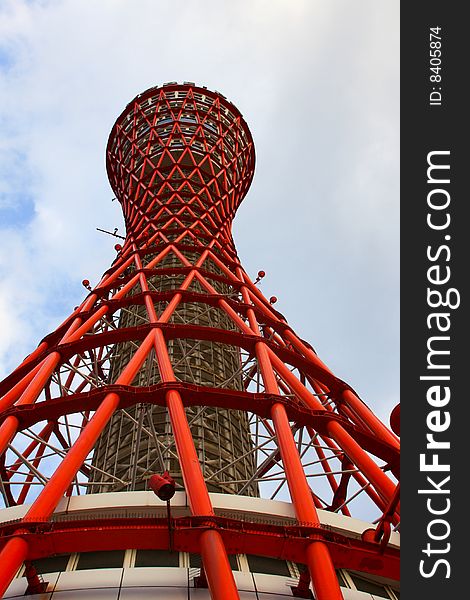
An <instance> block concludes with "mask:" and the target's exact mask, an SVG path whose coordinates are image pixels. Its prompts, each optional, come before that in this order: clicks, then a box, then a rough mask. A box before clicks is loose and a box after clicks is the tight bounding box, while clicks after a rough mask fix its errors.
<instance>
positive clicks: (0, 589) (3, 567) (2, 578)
mask: <svg viewBox="0 0 470 600" xmlns="http://www.w3.org/2000/svg"><path fill="white" fill-rule="evenodd" d="M7 546H8V552H3V551H2V552H1V553H0V598H3V594H4V593H5V592H6V591H7V589H8V586H9V585H10V583H11V581H12V579H13V577H14V576H15V575H16V572H17V571H18V569H19V568H20V567H21V565H22V563H23V561H24V560H25V558H26V556H27V555H28V544H27V542H26V541H25V540H24V539H23V538H22V537H14V538H12V539H11V540H9V541H8V542H7ZM5 548H6V546H5ZM12 573H13V575H11V574H12Z"/></svg>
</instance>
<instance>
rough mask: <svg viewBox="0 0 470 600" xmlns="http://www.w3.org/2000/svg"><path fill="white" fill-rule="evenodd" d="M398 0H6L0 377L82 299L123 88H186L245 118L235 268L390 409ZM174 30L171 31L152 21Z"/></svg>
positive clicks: (394, 355) (367, 395) (0, 55)
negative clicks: (250, 178) (244, 178)
mask: <svg viewBox="0 0 470 600" xmlns="http://www.w3.org/2000/svg"><path fill="white" fill-rule="evenodd" d="M398 17H399V14H398V3H396V2H393V1H392V0H388V1H386V0H384V1H382V2H376V1H374V0H358V1H357V2H354V3H352V2H348V1H347V0H294V1H292V0H290V1H287V0H285V1H281V0H279V1H277V2H273V1H271V2H269V1H267V0H250V1H248V0H241V1H239V2H232V3H220V2H216V1H215V0H202V1H201V2H198V3H191V2H188V1H182V0H175V1H172V2H170V1H163V0H160V1H153V0H139V1H138V2H131V1H130V0H112V1H111V0H103V1H101V2H95V1H92V0H81V1H77V0H54V1H48V0H42V1H41V2H34V1H31V2H25V1H23V0H16V1H13V0H3V1H2V3H1V4H0V40H2V42H1V43H0V165H1V166H0V326H1V331H2V333H1V336H0V376H2V375H5V374H6V373H8V372H9V371H10V370H11V369H12V368H14V367H15V366H16V365H17V364H18V362H19V361H20V360H21V359H22V358H23V356H24V355H25V354H27V353H29V352H30V351H31V350H32V349H33V348H34V347H35V346H36V345H37V343H38V342H39V340H40V338H41V337H42V336H44V335H45V334H47V333H48V332H49V331H50V330H51V329H53V328H54V327H55V326H56V325H58V324H59V323H60V322H61V321H62V320H63V318H64V317H65V316H66V315H67V314H68V313H69V312H70V311H71V310H72V309H73V307H74V306H75V305H76V304H77V303H78V302H79V301H80V300H81V298H82V297H83V295H84V290H83V288H82V287H81V281H82V279H84V278H87V279H89V280H90V281H91V282H92V283H94V282H96V281H97V280H98V278H99V276H100V274H101V273H102V272H103V271H104V270H106V269H107V268H108V266H109V264H110V262H111V260H112V258H113V256H114V250H113V245H114V240H113V238H110V237H109V236H105V235H103V234H100V233H98V232H97V231H96V227H102V228H104V229H109V230H113V229H114V227H119V228H120V229H121V231H122V219H121V215H120V209H119V206H118V204H117V203H112V202H111V198H112V197H113V194H112V192H111V189H110V187H109V184H108V182H107V179H106V172H105V168H104V150H105V146H106V141H107V136H108V134H109V131H110V129H111V126H112V124H113V122H114V120H115V118H116V117H117V116H118V115H119V113H120V112H121V110H122V109H123V108H124V106H125V105H126V104H127V102H128V101H129V100H130V99H132V98H133V97H134V96H135V95H136V94H137V93H139V92H141V91H143V90H145V89H146V88H148V87H150V86H153V85H156V84H160V83H163V82H165V81H183V80H189V81H195V82H197V83H200V84H203V85H207V86H208V87H209V88H212V89H216V90H219V91H221V92H222V93H224V95H226V96H227V97H228V98H229V99H230V100H232V101H233V102H234V103H235V104H236V106H237V107H238V108H239V109H240V110H241V111H242V113H243V114H244V116H245V118H246V120H247V122H248V124H249V126H250V128H251V131H252V134H253V137H254V140H255V145H256V152H257V168H256V174H255V179H254V182H253V185H252V188H251V190H250V192H249V194H248V196H247V198H246V199H245V201H244V202H243V204H242V206H241V208H240V209H239V212H238V215H237V218H236V220H235V223H234V237H235V241H236V244H237V248H238V251H239V255H240V257H241V259H242V261H243V264H244V266H245V268H246V270H247V271H248V272H249V273H250V274H252V275H255V274H256V272H257V271H258V270H259V269H263V270H265V271H266V273H267V276H266V278H265V279H264V280H263V283H262V290H263V292H264V293H265V294H266V295H267V296H268V297H269V296H270V295H273V294H274V295H276V296H277V297H278V299H279V300H278V303H277V305H276V307H277V308H278V310H280V311H281V312H282V313H283V314H284V315H285V316H286V317H287V319H288V321H289V322H290V323H291V324H292V325H293V326H294V328H295V329H296V331H297V332H298V333H299V335H300V336H301V337H303V338H305V339H307V340H308V341H309V342H310V343H311V344H312V345H313V346H314V347H315V348H316V350H317V352H318V353H319V355H320V357H321V358H322V359H323V360H324V361H325V362H326V363H327V364H328V365H329V366H330V367H331V368H332V369H333V370H334V371H335V373H336V374H337V375H338V376H339V377H341V378H343V379H345V380H347V381H348V382H349V383H350V384H351V385H352V386H353V387H354V388H355V389H356V390H357V391H358V392H359V394H360V395H361V397H362V398H363V399H364V400H365V401H366V402H367V403H368V404H370V405H371V406H373V407H374V408H375V410H376V411H377V412H378V413H379V414H380V415H381V416H382V417H383V418H386V417H387V416H388V414H389V412H390V410H391V408H392V407H393V406H394V405H395V404H396V403H397V401H398V390H399V382H398V376H399V372H398V342H399V337H398V316H399V310H398V299H399V272H398V261H399V254H398V242H399V238H398V236H399V231H398V217H399V213H398V201H399V198H398V192H399V185H398V182H399V171H398V159H399V156H398V148H399V138H398V135H399V134H398V131H399V129H398V128H399V113H398V102H399V79H398V77H399V73H398V62H399V50H398V48H399V31H398ZM170 23H172V25H171V26H170V25H169V24H170Z"/></svg>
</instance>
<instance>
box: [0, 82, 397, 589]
mask: <svg viewBox="0 0 470 600" xmlns="http://www.w3.org/2000/svg"><path fill="white" fill-rule="evenodd" d="M106 165H107V172H108V176H109V180H110V183H111V186H112V189H113V191H114V193H115V195H116V198H117V199H118V201H119V202H120V204H121V207H122V210H123V213H124V218H125V224H126V236H125V239H124V241H123V242H122V244H117V245H116V246H115V249H116V257H115V259H114V261H113V263H112V265H111V267H110V269H108V270H107V271H106V272H105V273H104V275H103V277H102V278H101V279H100V281H99V282H98V283H97V284H96V285H94V286H92V285H90V282H89V281H87V280H84V285H85V287H86V288H87V289H88V290H89V294H88V295H87V297H86V298H85V299H84V300H83V302H82V303H81V304H80V305H79V306H78V307H77V308H76V309H75V310H74V311H73V312H72V314H71V315H70V316H69V317H68V318H67V319H66V320H65V321H64V322H63V323H62V324H61V325H59V326H58V327H57V329H56V330H55V331H53V332H52V333H50V334H49V335H47V336H46V337H45V338H44V339H43V340H42V341H41V343H40V344H39V346H38V347H37V348H36V350H34V351H33V352H32V353H31V354H30V355H29V356H27V357H26V358H25V359H24V360H23V362H22V363H21V364H20V365H19V367H18V368H17V369H16V370H15V371H14V372H13V373H11V374H10V375H9V376H8V377H6V378H5V379H4V381H3V382H1V383H0V498H1V499H2V502H3V507H0V533H1V535H0V597H2V595H3V594H6V596H5V597H15V596H18V595H22V594H24V593H29V594H31V595H33V597H37V598H39V597H42V596H39V595H38V596H34V594H40V593H42V592H45V591H46V592H48V593H50V594H51V595H49V596H48V597H50V598H52V600H54V599H55V598H56V597H57V600H59V598H62V597H64V596H62V595H61V594H62V592H63V591H66V590H73V594H74V596H73V597H74V598H81V597H90V596H87V595H86V593H88V591H89V590H88V591H87V588H100V589H101V590H104V589H105V588H106V589H107V590H108V591H107V592H106V593H107V594H108V595H106V593H105V592H104V591H103V595H102V596H101V595H100V597H103V598H105V597H106V598H109V600H115V599H116V598H118V597H119V598H121V599H122V600H125V598H130V597H136V596H135V594H138V597H139V598H147V597H148V598H150V597H155V596H157V597H158V595H160V597H167V596H168V597H170V596H171V597H175V598H176V597H184V598H196V597H197V598H198V599H202V598H209V597H211V598H212V599H214V600H238V599H239V598H240V597H241V595H242V596H243V598H246V599H252V600H261V598H265V597H268V596H266V594H271V595H269V598H272V600H277V598H284V597H285V596H286V595H294V596H296V597H303V598H308V597H313V596H312V593H313V594H314V597H315V598H316V600H341V599H342V598H345V599H346V598H347V600H366V599H370V597H371V596H370V594H375V596H374V597H376V596H379V597H387V598H390V599H391V600H397V592H396V590H397V580H398V577H399V536H398V533H397V530H398V527H399V522H400V517H399V483H398V480H399V439H398V435H396V433H394V432H393V431H391V430H389V429H388V427H387V426H385V425H384V424H383V423H382V422H381V421H380V420H379V419H378V418H377V417H376V416H375V414H374V413H373V412H372V411H371V410H370V409H369V408H368V406H367V405H366V404H365V403H364V402H363V401H362V400H361V399H360V398H359V397H358V395H357V394H356V392H355V391H354V390H353V388H352V387H351V386H349V385H348V384H347V383H346V382H344V381H342V380H341V379H340V378H338V377H337V376H336V375H335V374H334V373H332V371H331V370H330V369H329V368H328V367H327V366H326V365H325V364H324V363H323V362H322V361H321V360H320V358H319V357H318V356H317V354H316V352H315V351H314V350H313V348H312V346H311V345H310V344H309V343H307V342H306V341H304V340H303V339H302V338H301V337H299V336H298V335H297V334H296V332H295V331H294V330H293V329H292V327H291V326H290V325H289V324H288V322H287V321H286V319H285V318H284V317H283V316H282V315H281V314H280V313H279V312H278V311H277V310H276V309H275V308H274V306H273V301H272V300H271V301H269V300H267V299H266V298H265V297H264V295H263V293H262V292H261V290H260V289H259V287H258V285H257V283H258V281H259V279H260V278H262V277H263V276H264V273H263V272H261V271H260V272H259V273H258V278H257V280H256V281H252V279H251V278H250V277H249V275H248V274H247V273H246V271H245V270H244V268H243V266H242V264H241V262H240V260H239V258H238V255H237V251H236V248H235V245H234V241H233V239H232V233H231V228H232V221H233V219H234V217H235V213H236V211H237V209H238V207H239V206H240V203H241V202H242V200H243V198H244V197H245V195H246V194H247V192H248V189H249V187H250V184H251V182H252V179H253V174H254V166H255V151H254V145H253V139H252V136H251V133H250V131H249V128H248V126H247V124H246V122H245V120H244V119H243V117H242V115H241V114H240V112H239V111H238V109H237V108H236V107H235V106H234V105H233V104H232V103H231V102H229V101H228V100H227V99H226V98H225V97H224V96H223V95H222V94H220V93H217V92H212V91H210V90H208V89H206V88H205V87H199V86H196V85H195V84H193V83H189V82H186V83H183V84H176V83H169V84H165V85H163V86H161V87H155V88H151V89H149V90H147V91H146V92H144V93H142V94H139V95H138V96H136V98H134V100H132V101H131V102H130V103H129V104H128V105H127V107H126V108H125V110H124V111H123V112H122V114H121V115H120V116H119V117H118V119H117V121H116V123H115V124H114V127H113V129H112V131H111V134H110V136H109V140H108V145H107V150H106ZM312 318H315V315H313V316H312ZM394 414H395V416H396V414H397V412H396V411H395V413H394ZM395 421H396V419H395V420H394V422H395ZM395 430H397V431H398V428H397V427H396V426H395ZM155 478H157V479H158V478H160V479H158V480H159V481H163V480H164V481H166V482H168V481H171V480H173V481H172V483H171V485H170V484H169V483H168V486H169V487H170V488H171V486H172V485H173V484H174V487H175V490H173V491H175V495H174V496H173V497H172V499H171V500H168V501H169V504H167V503H166V500H167V499H168V498H169V497H170V496H171V494H170V495H169V496H168V497H164V496H163V495H159V496H158V494H159V492H158V489H160V488H158V489H157V488H155V487H154V486H153V484H152V481H155ZM162 478H163V479H162ZM165 485H166V484H165ZM150 488H151V489H152V490H155V494H156V495H154V494H153V493H152V492H151V491H149V489H150ZM157 496H158V497H157ZM358 517H359V518H361V519H363V518H364V517H365V518H366V519H367V521H362V520H359V519H358ZM150 566H152V567H154V569H150V570H149V569H144V567H150ZM111 567H112V568H111ZM160 567H165V569H161V568H160ZM169 567H171V569H173V571H171V569H169ZM192 567H195V568H196V567H197V569H198V571H197V576H196V575H195V574H194V572H193V571H194V569H193V570H191V568H192ZM100 568H101V569H106V573H105V575H103V573H104V571H103V572H100V571H99V569H100ZM79 570H88V576H87V577H78V576H77V575H80V574H76V573H74V571H79ZM111 571H112V572H111ZM170 571H171V573H170ZM281 575H282V577H281ZM15 577H16V579H15ZM113 577H114V579H113ZM273 577H274V579H272V578H273ZM266 578H268V579H266ZM270 578H271V579H270ZM274 580H275V581H274ZM100 582H101V583H100ZM103 582H104V583H103ZM142 582H144V583H142ZM175 582H179V583H175ZM178 587H181V588H184V589H183V590H180V592H181V593H180V592H175V589H176V588H178ZM130 588H132V589H130ZM134 588H138V590H137V591H135V589H134ZM204 588H206V589H205V591H204ZM346 588H348V590H347V593H346V592H344V590H345V589H346ZM133 590H134V591H133ZM240 590H242V592H240V593H239V591H240ZM273 590H275V591H276V592H278V595H276V594H274V592H273ZM286 590H287V591H286ZM82 591H83V595H81V592H82ZM108 592H109V593H108ZM343 592H344V593H343ZM66 593H67V592H66ZM178 593H180V595H179V596H178ZM56 594H57V596H56ZM133 594H134V595H133ZM165 594H167V596H165ZM273 594H274V595H273Z"/></svg>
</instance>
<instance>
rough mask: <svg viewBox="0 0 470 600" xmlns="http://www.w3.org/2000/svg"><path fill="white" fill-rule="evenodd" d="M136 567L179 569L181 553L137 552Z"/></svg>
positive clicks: (162, 551)
mask: <svg viewBox="0 0 470 600" xmlns="http://www.w3.org/2000/svg"><path fill="white" fill-rule="evenodd" d="M134 566H136V567H179V566H180V555H179V552H168V550H137V553H136V556H135V565H134Z"/></svg>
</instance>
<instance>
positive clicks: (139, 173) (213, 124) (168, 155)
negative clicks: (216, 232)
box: [106, 82, 255, 227]
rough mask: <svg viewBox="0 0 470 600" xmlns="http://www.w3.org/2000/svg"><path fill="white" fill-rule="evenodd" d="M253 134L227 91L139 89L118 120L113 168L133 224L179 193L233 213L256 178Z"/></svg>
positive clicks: (110, 159) (110, 154)
mask: <svg viewBox="0 0 470 600" xmlns="http://www.w3.org/2000/svg"><path fill="white" fill-rule="evenodd" d="M254 166H255V150H254V144H253V138H252V136H251V133H250V130H249V128H248V125H247V123H246V121H245V120H244V119H243V117H242V115H241V113H240V111H239V110H238V109H237V108H236V107H235V106H234V105H233V104H232V103H231V102H230V101H229V100H227V99H226V98H225V96H223V95H222V94H220V93H219V92H212V91H210V90H208V89H207V88H205V87H199V86H196V85H195V84H193V83H190V82H185V83H182V84H177V83H175V82H171V83H167V84H164V85H163V86H161V87H153V88H150V89H148V90H146V91H145V92H143V93H142V94H138V95H137V96H136V97H135V98H134V99H133V100H132V101H131V102H130V103H129V104H128V105H127V106H126V108H125V109H124V111H123V112H122V113H121V115H120V116H119V117H118V119H117V120H116V123H115V124H114V126H113V128H112V130H111V133H110V136H109V140H108V145H107V150H106V168H107V172H108V177H109V180H110V183H111V187H112V188H113V191H114V193H115V194H116V197H117V198H118V200H119V201H120V202H121V204H122V206H123V210H124V216H125V218H126V224H127V226H128V227H129V225H130V224H131V221H132V219H133V216H134V215H135V213H136V211H137V212H139V213H140V214H142V215H147V216H149V211H150V212H151V211H152V207H153V206H155V202H156V201H157V203H158V204H159V205H160V206H161V205H162V203H163V204H167V205H169V204H170V203H171V199H172V195H173V194H174V193H175V192H178V195H179V196H181V195H183V196H184V195H185V194H187V195H188V198H189V197H190V196H192V197H194V196H195V195H199V196H201V199H202V201H203V203H204V204H205V205H206V206H207V204H219V205H220V204H222V206H221V209H222V210H223V211H224V213H225V216H226V217H229V218H230V219H231V218H233V216H234V214H235V211H236V209H237V207H238V206H239V204H240V202H241V201H242V200H243V198H244V197H245V195H246V193H247V191H248V188H249V187H250V184H251V181H252V179H253V174H254Z"/></svg>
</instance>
